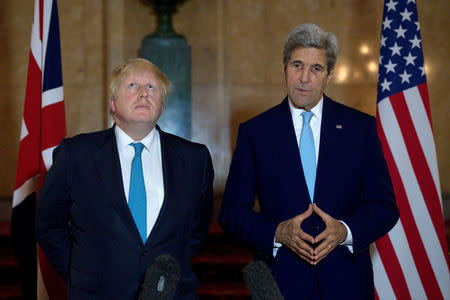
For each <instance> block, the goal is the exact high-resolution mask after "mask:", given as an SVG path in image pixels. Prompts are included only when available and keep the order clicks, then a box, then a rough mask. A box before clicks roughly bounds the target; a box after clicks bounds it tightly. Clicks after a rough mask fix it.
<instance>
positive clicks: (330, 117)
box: [314, 95, 342, 207]
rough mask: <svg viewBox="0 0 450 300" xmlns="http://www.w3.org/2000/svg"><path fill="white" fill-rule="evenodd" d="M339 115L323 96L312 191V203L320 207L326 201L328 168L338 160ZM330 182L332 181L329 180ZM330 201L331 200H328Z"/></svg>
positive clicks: (329, 100) (332, 104) (331, 102)
mask: <svg viewBox="0 0 450 300" xmlns="http://www.w3.org/2000/svg"><path fill="white" fill-rule="evenodd" d="M339 125H340V122H339V115H338V113H337V110H336V108H335V105H334V103H333V101H332V100H331V99H330V98H328V97H327V96H325V95H324V96H323V110H322V124H321V129H320V148H319V160H318V164H317V173H316V174H317V175H316V185H315V191H314V201H315V202H316V203H317V205H318V206H319V207H320V206H321V205H322V206H323V205H325V204H326V201H327V200H328V199H327V198H328V197H326V196H325V195H326V193H327V191H328V190H327V186H328V185H327V182H328V180H330V179H329V178H328V177H329V175H330V172H331V170H330V166H333V165H334V162H333V160H336V159H339V154H338V153H337V152H338V149H340V147H339V134H340V133H341V130H342V129H340V128H339ZM331 180H333V179H332V178H331ZM330 200H331V199H330Z"/></svg>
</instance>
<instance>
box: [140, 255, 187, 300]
mask: <svg viewBox="0 0 450 300" xmlns="http://www.w3.org/2000/svg"><path fill="white" fill-rule="evenodd" d="M179 279H180V265H179V264H178V263H177V261H176V260H175V259H173V258H172V257H171V256H169V255H160V256H158V257H157V258H156V259H155V261H154V262H153V263H152V264H151V265H150V266H149V267H148V268H147V270H146V271H145V275H144V282H143V283H142V288H141V291H140V292H139V297H138V300H153V299H158V300H159V299H161V300H172V299H173V296H174V294H175V289H176V287H177V284H178V280H179Z"/></svg>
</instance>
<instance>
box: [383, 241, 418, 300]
mask: <svg viewBox="0 0 450 300" xmlns="http://www.w3.org/2000/svg"><path fill="white" fill-rule="evenodd" d="M376 244H377V250H378V253H379V254H380V257H381V261H382V262H383V265H384V269H385V270H386V274H387V276H388V278H389V281H390V282H391V286H392V289H393V290H394V293H395V295H401V297H399V298H401V299H402V300H403V299H405V300H410V299H411V295H410V293H409V290H408V285H407V284H406V280H405V276H404V275H403V271H402V268H401V266H400V263H399V262H398V259H397V256H396V255H393V253H395V250H394V247H393V246H392V243H391V240H390V239H389V236H388V235H385V236H384V237H382V238H381V239H379V240H378V241H376Z"/></svg>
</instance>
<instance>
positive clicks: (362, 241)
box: [343, 118, 399, 253]
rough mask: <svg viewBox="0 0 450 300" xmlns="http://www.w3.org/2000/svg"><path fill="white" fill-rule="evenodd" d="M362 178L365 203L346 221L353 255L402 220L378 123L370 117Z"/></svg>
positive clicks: (363, 201) (363, 200) (345, 219)
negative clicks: (379, 134) (351, 240)
mask: <svg viewBox="0 0 450 300" xmlns="http://www.w3.org/2000/svg"><path fill="white" fill-rule="evenodd" d="M363 170H364V171H363V178H362V185H363V186H362V195H361V197H362V203H363V205H361V206H359V207H358V208H356V209H355V210H354V211H353V213H352V214H351V215H350V216H349V217H348V218H344V219H343V221H344V222H345V223H346V224H347V225H348V226H349V227H350V229H351V231H352V235H353V247H354V253H358V251H360V250H361V249H364V248H367V247H368V246H369V245H370V244H371V243H373V242H375V241H376V240H377V239H379V238H381V237H382V236H384V235H385V234H387V233H388V232H389V230H391V229H392V227H394V225H395V224H396V223H397V221H398V218H399V211H398V208H397V205H396V203H395V195H394V190H393V186H392V182H391V178H390V175H389V171H388V168H387V165H386V161H385V159H384V156H383V150H382V148H381V143H380V140H379V138H378V134H377V129H376V122H375V119H374V118H371V122H370V125H369V130H368V134H367V143H366V148H365V159H364V169H363Z"/></svg>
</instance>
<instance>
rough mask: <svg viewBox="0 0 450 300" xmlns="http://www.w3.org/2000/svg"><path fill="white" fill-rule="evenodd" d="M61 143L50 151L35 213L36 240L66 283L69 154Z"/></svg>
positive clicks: (68, 236) (68, 231) (67, 262)
mask: <svg viewBox="0 0 450 300" xmlns="http://www.w3.org/2000/svg"><path fill="white" fill-rule="evenodd" d="M67 148H68V147H67V143H66V141H65V140H63V141H62V142H61V144H60V145H59V146H58V147H57V148H56V149H55V150H54V151H53V165H52V167H51V168H50V170H49V171H48V173H47V175H46V176H45V181H44V184H43V186H42V189H41V192H40V195H39V199H38V203H37V209H36V239H37V242H38V244H39V246H40V247H41V249H42V250H43V252H44V254H45V256H46V257H47V259H48V260H49V261H50V263H51V264H52V266H53V267H54V268H55V270H56V271H57V272H58V274H59V275H60V276H61V278H62V279H63V280H64V281H66V280H67V273H68V270H69V259H70V226H69V199H70V197H69V193H70V184H69V181H70V176H69V173H70V170H69V169H70V168H69V161H70V158H69V154H68V149H67Z"/></svg>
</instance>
